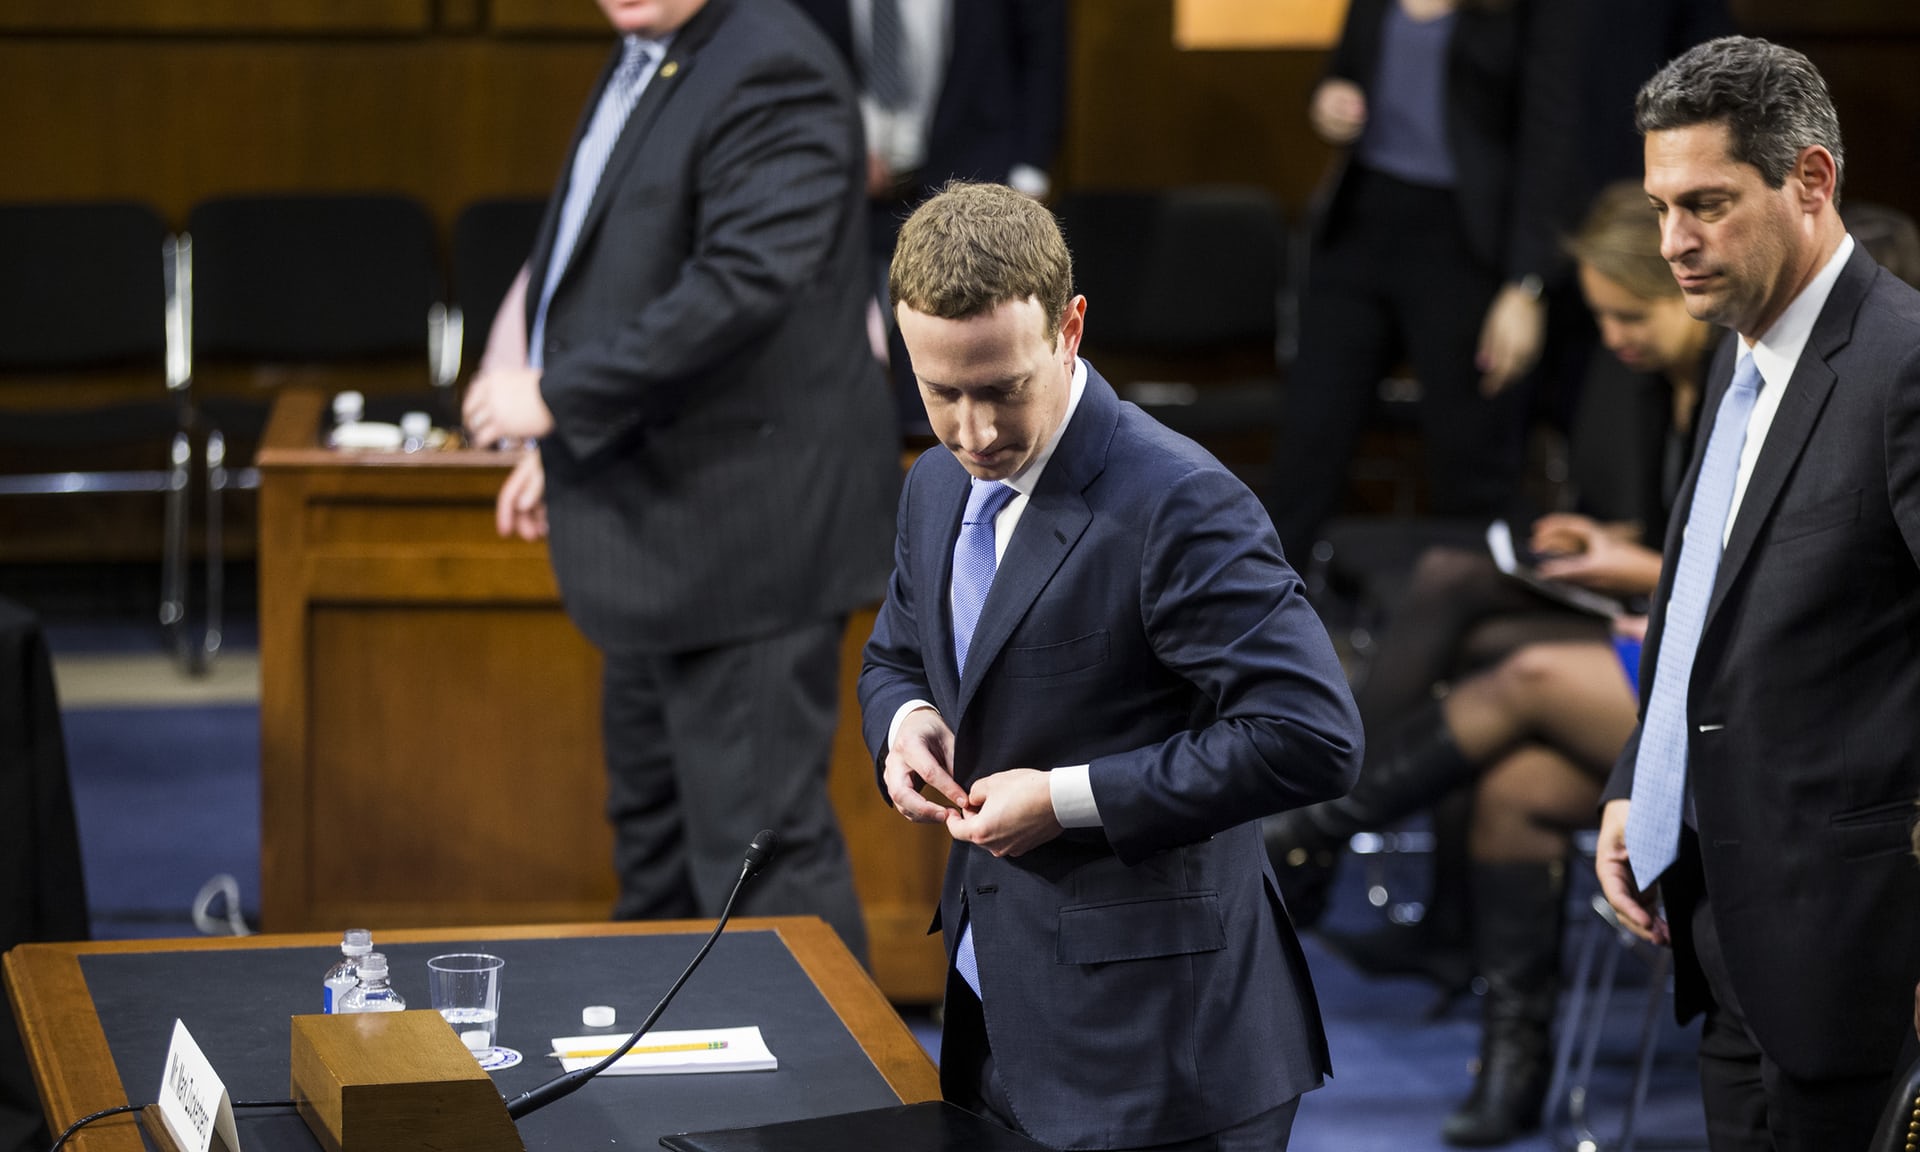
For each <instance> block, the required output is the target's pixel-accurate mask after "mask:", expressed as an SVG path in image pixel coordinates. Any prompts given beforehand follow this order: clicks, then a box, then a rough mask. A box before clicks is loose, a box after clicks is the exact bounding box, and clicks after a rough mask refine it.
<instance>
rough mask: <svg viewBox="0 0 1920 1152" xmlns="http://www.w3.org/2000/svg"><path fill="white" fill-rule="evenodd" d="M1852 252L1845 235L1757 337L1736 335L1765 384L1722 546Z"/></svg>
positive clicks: (1751, 416) (1755, 408)
mask: <svg viewBox="0 0 1920 1152" xmlns="http://www.w3.org/2000/svg"><path fill="white" fill-rule="evenodd" d="M1851 255H1853V237H1851V236H1843V237H1842V238H1841V240H1840V247H1839V248H1838V249H1836V250H1835V251H1834V254H1833V256H1832V258H1831V259H1829V260H1828V261H1827V263H1826V265H1825V266H1824V267H1822V268H1821V269H1820V271H1819V272H1818V273H1817V274H1816V275H1815V276H1814V278H1813V279H1812V280H1810V281H1808V282H1807V286H1806V287H1805V288H1803V289H1801V290H1800V295H1798V296H1795V297H1794V298H1793V303H1791V304H1788V305H1787V310H1786V311H1785V312H1782V313H1780V318H1779V319H1778V320H1775V321H1774V322H1773V324H1772V326H1770V327H1769V328H1768V329H1767V330H1766V331H1765V332H1763V333H1761V335H1760V338H1759V339H1758V340H1753V341H1749V340H1747V338H1746V337H1744V336H1742V337H1741V338H1740V343H1741V348H1740V355H1742V356H1752V357H1753V362H1754V365H1755V366H1756V367H1757V368H1759V369H1760V379H1761V380H1763V381H1765V385H1764V386H1763V387H1762V388H1761V389H1760V395H1758V396H1756V397H1754V401H1753V411H1752V412H1751V413H1750V414H1748V416H1747V441H1746V443H1745V444H1743V445H1741V447H1740V471H1739V473H1738V475H1736V476H1735V477H1734V481H1733V503H1732V504H1731V505H1730V506H1729V507H1728V508H1727V524H1726V527H1725V528H1724V529H1722V530H1721V534H1720V546H1721V547H1722V548H1724V547H1726V545H1727V541H1728V540H1731V539H1733V524H1734V519H1735V518H1736V517H1738V516H1739V515H1740V502H1741V501H1742V500H1744V499H1746V495H1747V482H1748V481H1749V480H1752V479H1753V466H1754V464H1755V463H1757V462H1758V461H1759V459H1760V450H1761V449H1762V448H1764V447H1766V444H1767V432H1768V431H1769V430H1770V429H1772V427H1773V418H1774V416H1775V414H1777V413H1778V412H1779V411H1780V401H1781V400H1782V399H1784V398H1785V397H1786V394H1787V384H1788V382H1789V381H1791V380H1792V379H1793V370H1794V368H1796V367H1797V366H1798V365H1799V363H1800V353H1802V352H1804V351H1806V348H1807V339H1808V338H1809V337H1811V336H1812V335H1813V322H1814V321H1815V320H1818V319H1819V318H1820V312H1821V310H1822V309H1824V308H1825V307H1826V306H1827V297H1828V296H1830V295H1832V294H1833V285H1834V283H1835V282H1836V281H1838V280H1839V279H1840V270H1841V269H1842V268H1845V267H1846V266H1847V257H1849V256H1851Z"/></svg>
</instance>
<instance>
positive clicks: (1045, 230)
mask: <svg viewBox="0 0 1920 1152" xmlns="http://www.w3.org/2000/svg"><path fill="white" fill-rule="evenodd" d="M887 295H888V298H889V303H890V304H892V306H893V307H895V308H898V307H899V306H900V305H902V304H905V305H906V306H907V307H909V308H912V309H913V310H914V311H916V312H923V313H925V314H927V315H929V316H937V317H939V318H941V319H943V320H964V319H967V318H969V317H973V316H983V315H985V314H986V313H988V312H991V311H993V310H994V309H995V308H997V307H999V306H1000V305H1001V304H1003V303H1005V302H1007V301H1009V300H1025V299H1027V298H1028V297H1032V298H1033V299H1035V300H1037V301H1039V303H1040V308H1041V310H1042V311H1043V312H1045V313H1046V322H1047V333H1046V334H1047V339H1049V340H1051V339H1053V338H1054V336H1056V335H1058V334H1059V331H1060V321H1061V319H1062V318H1063V317H1064V316H1065V314H1066V310H1067V303H1068V302H1069V301H1070V300H1072V298H1073V257H1072V256H1071V255H1069V254H1068V252H1067V242H1066V239H1065V238H1064V237H1063V236H1061V234H1060V223H1059V221H1057V220H1055V219H1054V218H1053V213H1051V212H1049V211H1047V209H1046V208H1045V206H1043V205H1042V204H1040V203H1039V202H1038V201H1036V200H1034V199H1032V198H1031V197H1028V196H1024V195H1021V194H1020V193H1018V192H1015V191H1014V190H1013V189H1011V188H1009V187H1007V186H1006V185H1004V184H970V183H966V182H963V181H954V182H952V183H950V184H948V185H947V186H946V187H944V188H942V189H941V190H940V192H939V193H938V194H937V195H935V196H934V197H933V198H932V199H930V200H928V201H927V202H926V203H925V204H922V205H920V207H919V208H918V209H916V210H915V211H914V213H913V215H912V216H910V217H908V218H907V222H906V224H904V225H902V226H901V229H900V239H899V241H898V243H896V244H895V245H894V249H893V264H892V267H891V268H890V270H889V272H888V277H887Z"/></svg>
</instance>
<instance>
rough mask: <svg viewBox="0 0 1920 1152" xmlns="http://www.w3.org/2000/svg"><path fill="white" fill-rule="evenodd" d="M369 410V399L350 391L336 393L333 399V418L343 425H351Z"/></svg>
mask: <svg viewBox="0 0 1920 1152" xmlns="http://www.w3.org/2000/svg"><path fill="white" fill-rule="evenodd" d="M366 410H367V398H366V397H365V396H362V395H361V394H360V393H358V392H354V391H352V390H348V391H346V392H336V393H335V394H334V397H333V418H334V420H335V421H337V422H338V423H341V424H351V423H353V422H354V421H357V420H359V419H360V417H361V416H362V415H363V414H364V413H365V412H366Z"/></svg>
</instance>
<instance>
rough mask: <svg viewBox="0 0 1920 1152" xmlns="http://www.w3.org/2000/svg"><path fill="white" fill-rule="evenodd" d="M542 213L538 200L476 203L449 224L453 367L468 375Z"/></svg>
mask: <svg viewBox="0 0 1920 1152" xmlns="http://www.w3.org/2000/svg"><path fill="white" fill-rule="evenodd" d="M545 212H546V201H545V200H544V199H541V198H523V197H514V198H503V199H498V200H476V201H474V202H473V203H472V204H469V205H467V206H466V207H465V208H463V209H461V211H460V215H459V217H458V218H457V219H455V220H454V222H453V307H452V309H450V310H449V317H450V323H451V324H452V326H453V330H454V331H455V332H456V333H458V334H459V337H458V340H457V344H458V348H457V353H456V355H455V357H454V359H455V362H456V363H457V364H458V365H459V366H460V368H461V369H463V370H470V369H471V368H472V367H473V366H474V365H476V364H478V363H479V361H480V355H481V353H482V352H484V351H486V347H487V336H488V335H489V334H490V333H491V332H492V330H493V318H494V314H495V313H497V312H498V311H499V310H500V301H501V299H502V298H504V297H505V296H506V294H507V289H508V288H510V287H512V285H513V278H514V277H515V276H517V275H519V274H520V269H521V267H522V266H524V265H525V264H526V262H527V257H528V256H529V255H530V254H531V253H532V252H533V237H534V233H535V232H537V231H539V229H540V218H541V216H542V214H544V213H545Z"/></svg>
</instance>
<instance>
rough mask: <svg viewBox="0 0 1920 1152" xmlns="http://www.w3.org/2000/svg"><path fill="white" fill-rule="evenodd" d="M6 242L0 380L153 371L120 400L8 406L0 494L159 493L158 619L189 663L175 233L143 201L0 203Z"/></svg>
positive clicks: (187, 392)
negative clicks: (144, 384)
mask: <svg viewBox="0 0 1920 1152" xmlns="http://www.w3.org/2000/svg"><path fill="white" fill-rule="evenodd" d="M0 251H4V252H5V253H6V268H7V275H6V276H5V277H4V278H0V388H5V389H7V390H9V391H18V392H22V393H24V392H27V391H34V392H38V393H39V394H41V395H50V394H53V393H54V392H67V393H74V394H84V393H89V392H92V393H96V394H98V393H102V392H104V393H106V394H117V393H119V392H120V391H122V386H123V383H124V381H126V380H127V379H135V380H139V379H145V380H148V381H150V382H151V388H149V389H148V390H147V391H146V392H145V394H143V395H139V396H130V397H128V398H125V399H120V400H110V401H105V402H99V401H94V402H87V401H84V400H82V399H80V398H78V397H77V396H76V398H75V399H73V400H62V401H59V402H56V403H53V404H51V405H49V404H40V403H36V404H33V405H26V404H24V403H22V404H19V405H15V404H11V403H10V404H9V405H8V408H9V411H8V413H7V417H6V419H4V420H0V455H3V456H4V457H5V459H6V461H7V466H6V467H5V469H4V471H3V472H0V496H20V497H31V498H45V497H51V496H57V495H65V494H88V493H103V492H112V493H121V492H133V493H143V492H144V493H153V494H154V495H156V496H157V497H159V503H160V504H161V509H162V527H161V541H162V543H161V592H160V611H159V618H160V623H161V625H162V627H163V628H165V629H166V630H167V632H168V633H169V635H170V637H171V639H172V642H173V646H174V648H175V650H176V652H177V653H178V654H179V655H180V656H181V657H182V660H183V662H184V663H186V664H188V665H189V666H190V667H191V666H195V661H194V657H195V655H196V653H197V645H196V644H195V643H194V642H193V641H192V640H190V639H189V637H188V636H187V633H186V594H187V528H188V511H189V510H188V498H189V494H190V487H191V485H190V478H191V460H192V454H193V435H192V434H193V424H194V406H193V399H192V389H191V377H190V376H189V375H188V374H187V373H186V371H185V370H184V368H183V365H182V359H181V355H180V353H181V351H182V349H181V347H180V342H181V339H182V336H183V333H182V332H181V330H180V328H179V323H178V322H179V320H180V317H181V313H180V297H179V293H178V289H179V287H180V286H179V284H178V281H177V277H176V272H177V261H176V257H177V252H176V247H175V243H174V240H173V238H172V237H170V236H169V235H168V234H167V228H166V225H165V223H164V222H163V221H162V220H161V219H160V216H159V214H158V213H157V212H155V211H154V210H153V208H151V207H149V206H148V205H146V204H141V203H134V202H121V201H103V202H65V203H44V204H5V205H0ZM47 385H51V386H53V387H52V389H47V388H45V387H44V386H47Z"/></svg>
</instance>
